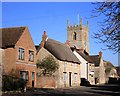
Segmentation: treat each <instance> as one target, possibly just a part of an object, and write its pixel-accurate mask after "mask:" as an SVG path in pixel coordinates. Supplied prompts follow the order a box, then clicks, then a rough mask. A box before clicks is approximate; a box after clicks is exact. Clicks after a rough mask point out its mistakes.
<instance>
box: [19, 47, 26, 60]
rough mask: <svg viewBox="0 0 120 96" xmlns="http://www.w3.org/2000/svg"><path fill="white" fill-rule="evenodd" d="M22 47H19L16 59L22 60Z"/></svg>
mask: <svg viewBox="0 0 120 96" xmlns="http://www.w3.org/2000/svg"><path fill="white" fill-rule="evenodd" d="M24 55H25V53H24V49H23V48H19V53H18V59H19V60H24Z"/></svg>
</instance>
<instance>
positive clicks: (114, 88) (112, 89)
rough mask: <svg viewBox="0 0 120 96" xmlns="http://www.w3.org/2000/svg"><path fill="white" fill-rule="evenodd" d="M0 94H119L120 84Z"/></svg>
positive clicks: (59, 95)
mask: <svg viewBox="0 0 120 96" xmlns="http://www.w3.org/2000/svg"><path fill="white" fill-rule="evenodd" d="M2 96H120V85H101V86H100V85H99V86H89V87H85V86H79V87H70V88H57V89H48V88H40V89H35V88H33V89H28V90H27V92H25V93H11V94H8V93H7V94H4V95H2Z"/></svg>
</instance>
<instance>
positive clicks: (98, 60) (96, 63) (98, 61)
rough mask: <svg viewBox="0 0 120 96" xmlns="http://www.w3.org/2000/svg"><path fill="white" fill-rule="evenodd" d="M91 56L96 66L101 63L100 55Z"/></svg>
mask: <svg viewBox="0 0 120 96" xmlns="http://www.w3.org/2000/svg"><path fill="white" fill-rule="evenodd" d="M90 58H91V60H92V61H93V62H94V64H95V66H99V64H100V57H99V55H91V56H90Z"/></svg>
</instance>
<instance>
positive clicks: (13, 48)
mask: <svg viewBox="0 0 120 96" xmlns="http://www.w3.org/2000/svg"><path fill="white" fill-rule="evenodd" d="M0 33H2V46H1V49H2V50H3V51H4V53H3V55H2V57H3V59H2V61H3V65H2V67H3V75H9V74H14V75H16V76H18V77H20V78H23V79H26V80H27V86H29V87H32V86H34V87H35V86H36V48H35V46H34V43H33V40H32V38H31V35H30V32H29V30H28V28H27V27H11V28H1V29H0Z"/></svg>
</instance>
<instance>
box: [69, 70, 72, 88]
mask: <svg viewBox="0 0 120 96" xmlns="http://www.w3.org/2000/svg"><path fill="white" fill-rule="evenodd" d="M71 74H72V72H69V86H71V85H72V84H71Z"/></svg>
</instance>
